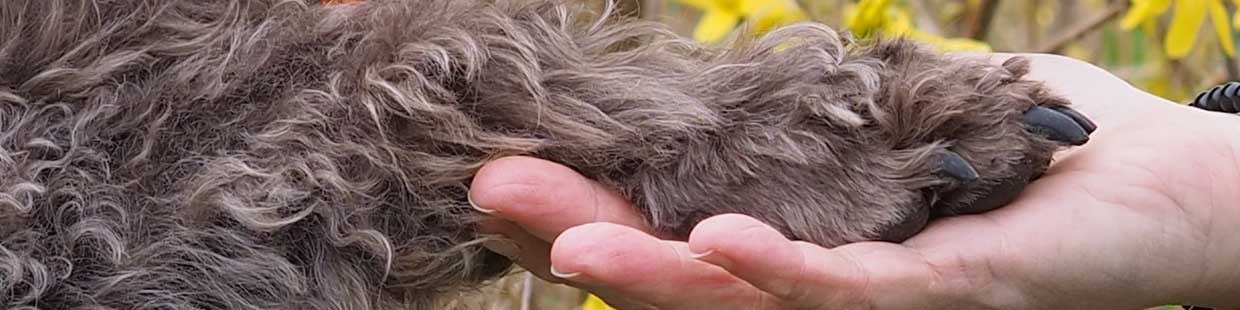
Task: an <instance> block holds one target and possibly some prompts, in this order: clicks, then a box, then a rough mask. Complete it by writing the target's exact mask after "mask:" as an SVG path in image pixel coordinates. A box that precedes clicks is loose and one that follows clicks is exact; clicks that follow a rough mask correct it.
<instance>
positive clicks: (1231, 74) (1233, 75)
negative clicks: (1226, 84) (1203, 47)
mask: <svg viewBox="0 0 1240 310" xmlns="http://www.w3.org/2000/svg"><path fill="white" fill-rule="evenodd" d="M1223 5H1224V6H1226V9H1227V11H1228V12H1231V11H1234V10H1235V9H1236V7H1235V5H1233V4H1232V3H1231V2H1228V1H1225V2H1223ZM1210 18H1214V17H1210ZM1219 45H1223V42H1222V41H1219ZM1231 47H1234V45H1233V46H1231ZM1222 56H1223V65H1224V66H1226V67H1227V79H1228V80H1232V81H1240V67H1237V66H1236V58H1235V57H1232V56H1228V55H1227V52H1226V51H1224V52H1223V53H1222Z"/></svg>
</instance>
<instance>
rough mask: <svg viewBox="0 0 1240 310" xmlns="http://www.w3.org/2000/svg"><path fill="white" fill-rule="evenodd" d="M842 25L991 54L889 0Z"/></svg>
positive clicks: (864, 5) (871, 4) (851, 14)
mask: <svg viewBox="0 0 1240 310" xmlns="http://www.w3.org/2000/svg"><path fill="white" fill-rule="evenodd" d="M1237 1H1240V0H1237ZM844 23H845V24H846V25H847V26H848V29H849V30H852V32H853V33H856V34H857V35H858V36H861V37H865V36H869V35H871V34H873V33H874V32H875V31H878V32H880V33H882V34H884V35H888V36H893V37H907V38H909V39H913V40H917V41H921V42H925V43H928V44H930V45H932V46H935V47H938V48H939V49H941V50H944V51H977V52H989V51H991V49H990V46H989V45H987V44H986V43H983V42H979V41H976V40H971V39H949V38H944V37H941V36H937V35H934V34H930V33H927V32H924V31H921V30H917V28H915V27H913V18H912V16H911V15H910V14H909V13H908V10H906V9H904V8H901V7H895V6H892V5H891V0H861V1H860V2H858V3H857V4H855V5H850V6H849V7H847V8H845V9H844Z"/></svg>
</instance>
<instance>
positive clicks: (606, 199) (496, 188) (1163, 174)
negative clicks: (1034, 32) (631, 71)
mask: <svg viewBox="0 0 1240 310" xmlns="http://www.w3.org/2000/svg"><path fill="white" fill-rule="evenodd" d="M1010 56H1011V55H999V54H997V55H993V58H995V59H996V60H995V61H997V62H998V61H1002V59H1003V58H1006V57H1010ZM1027 56H1029V57H1031V58H1032V59H1033V66H1032V72H1031V76H1030V77H1029V78H1033V79H1040V80H1044V81H1046V82H1047V83H1048V84H1049V85H1050V86H1051V87H1052V88H1053V89H1056V90H1058V91H1060V94H1061V95H1064V96H1066V97H1067V98H1069V99H1070V100H1071V101H1073V102H1074V103H1075V104H1076V105H1075V106H1074V108H1075V109H1077V110H1079V111H1081V112H1082V113H1084V114H1086V115H1087V116H1089V117H1090V118H1091V119H1092V120H1094V122H1095V123H1097V124H1098V125H1099V129H1098V130H1097V131H1096V132H1094V133H1093V135H1092V136H1093V137H1092V139H1091V142H1090V143H1088V144H1086V145H1085V146H1083V147H1079V148H1075V149H1071V150H1069V151H1066V152H1064V153H1062V154H1060V155H1059V156H1058V157H1057V162H1056V163H1055V165H1054V166H1052V168H1051V169H1050V170H1049V171H1047V173H1046V174H1045V175H1044V176H1043V177H1042V178H1041V179H1039V180H1038V181H1036V182H1034V183H1032V184H1030V185H1029V186H1028V187H1027V188H1026V190H1025V191H1024V193H1022V195H1021V196H1020V197H1019V198H1017V199H1016V201H1014V202H1012V203H1011V204H1010V205H1008V206H1005V207H1004V208H1001V209H998V210H995V211H992V212H989V213H985V214H980V215H970V216H959V217H954V218H948V219H942V220H939V221H936V222H934V223H932V224H931V225H930V226H928V227H927V228H926V229H925V230H924V231H923V232H922V233H920V234H919V235H917V236H916V237H914V238H912V239H910V240H908V241H906V242H904V243H902V244H892V243H882V242H862V243H856V244H849V245H844V246H840V247H836V248H832V249H824V248H821V247H818V246H814V245H812V244H808V243H803V242H793V241H789V240H787V239H784V238H783V237H782V236H781V235H779V234H778V233H777V232H775V231H774V230H773V229H771V228H770V227H768V226H766V225H764V224H762V223H760V222H757V221H755V220H753V219H751V218H748V217H745V216H740V215H722V216H717V217H714V218H711V219H708V220H706V221H704V222H702V223H700V224H699V225H698V226H697V227H696V228H695V230H694V231H693V233H692V234H691V236H690V238H689V240H688V241H687V242H682V241H672V240H664V239H660V238H658V237H657V236H652V235H651V234H650V233H649V231H650V230H649V228H648V227H646V226H645V225H644V224H643V223H642V222H641V220H640V217H639V216H638V215H637V214H636V213H635V211H633V209H632V208H631V207H630V205H629V204H628V203H627V202H625V201H624V199H622V198H621V197H620V196H619V195H618V194H616V193H615V192H613V191H610V190H609V189H608V188H606V187H604V186H601V185H599V184H597V183H595V182H592V181H590V180H586V179H584V178H583V177H581V176H580V175H577V174H576V173H574V172H572V171H571V170H569V169H567V168H565V167H562V166H558V165H556V164H553V163H549V162H545V161H540V160H537V159H531V158H508V159H502V160H498V161H496V162H493V163H491V164H490V165H488V166H487V167H485V168H484V169H482V171H480V172H479V173H478V176H477V178H476V179H475V182H474V184H473V187H472V193H471V196H472V198H473V199H474V202H475V203H476V204H477V205H478V206H480V207H481V208H484V209H489V210H493V214H495V215H496V216H497V217H498V218H502V219H505V220H507V221H500V220H497V221H494V222H491V223H488V224H487V225H484V228H483V230H484V231H487V232H491V233H498V234H502V235H505V236H508V237H510V238H512V239H514V241H515V242H516V244H517V245H518V247H519V251H518V252H519V254H518V255H517V257H518V264H520V265H521V266H523V267H525V268H526V269H528V270H530V271H531V272H533V273H535V274H536V275H538V276H540V277H541V278H543V279H547V280H549V281H553V282H564V283H568V284H570V285H574V286H578V287H582V288H585V289H587V290H590V291H592V292H595V293H596V294H598V295H600V296H602V297H603V298H604V299H606V300H607V301H608V302H609V303H611V304H612V305H614V306H617V307H619V308H622V309H632V308H658V309H701V308H709V309H791V308H845V309H852V308H875V309H908V308H916V309H947V308H952V309H959V308H1003V309H1043V308H1115V309H1121V308H1132V309H1138V308H1142V307H1148V306H1156V305H1159V304H1167V303H1191V304H1201V305H1216V306H1228V305H1230V306H1240V300H1237V299H1236V298H1237V297H1234V294H1229V293H1228V292H1234V291H1237V290H1240V234H1236V233H1235V232H1234V227H1238V225H1240V207H1238V206H1236V205H1235V203H1236V202H1240V193H1238V192H1236V191H1232V190H1231V189H1232V188H1234V187H1235V186H1236V185H1240V163H1238V160H1240V157H1238V156H1237V155H1236V150H1237V149H1240V118H1237V117H1236V116H1233V115H1226V114H1221V113H1210V112H1205V111H1200V110H1195V109H1191V108H1187V107H1183V106H1179V105H1175V104H1172V103H1170V102H1166V101H1165V100H1162V99H1159V98H1157V97H1154V96H1151V95H1149V94H1146V93H1144V92H1141V91H1139V90H1136V89H1134V88H1132V87H1131V86H1129V85H1127V84H1126V83H1124V82H1123V81H1121V80H1119V79H1118V78H1116V77H1114V76H1113V75H1111V74H1109V73H1106V72H1105V71H1102V70H1100V69H1098V68H1096V67H1093V66H1091V65H1088V64H1086V63H1083V62H1080V61H1077V60H1072V59H1068V58H1064V57H1059V56H1050V55H1027ZM531 165H532V167H531ZM498 247H503V246H498ZM493 248H496V246H493ZM512 250H513V248H511V247H508V248H506V249H503V248H500V249H499V251H500V252H510V253H511V252H513V251H512ZM693 253H708V254H707V255H704V256H702V255H694V254H693ZM552 265H554V266H555V269H556V270H559V271H560V272H559V273H560V274H561V275H564V274H567V275H571V276H570V277H567V279H560V278H559V277H557V276H556V275H555V274H552V273H551V271H550V270H551V267H550V266H552Z"/></svg>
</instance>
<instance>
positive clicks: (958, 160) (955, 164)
mask: <svg viewBox="0 0 1240 310" xmlns="http://www.w3.org/2000/svg"><path fill="white" fill-rule="evenodd" d="M936 155H938V158H939V169H940V170H939V171H941V172H942V173H943V174H945V175H947V176H948V177H951V178H953V179H956V180H960V181H961V182H964V183H969V182H973V181H976V180H977V178H978V176H977V170H975V169H973V165H971V164H969V162H968V161H965V160H964V158H963V157H960V154H956V152H952V151H947V150H939V151H938V152H937V154H936Z"/></svg>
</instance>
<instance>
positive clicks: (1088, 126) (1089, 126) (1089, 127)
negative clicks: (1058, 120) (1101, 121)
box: [1052, 107, 1098, 134]
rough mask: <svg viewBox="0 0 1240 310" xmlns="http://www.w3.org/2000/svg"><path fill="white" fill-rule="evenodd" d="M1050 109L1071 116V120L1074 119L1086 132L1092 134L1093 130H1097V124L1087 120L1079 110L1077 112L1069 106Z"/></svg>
mask: <svg viewBox="0 0 1240 310" xmlns="http://www.w3.org/2000/svg"><path fill="white" fill-rule="evenodd" d="M1052 109H1054V110H1055V111H1056V112H1059V113H1063V114H1064V115H1067V116H1068V117H1071V118H1072V120H1073V121H1076V124H1077V125H1081V128H1084V129H1085V133H1086V134H1092V133H1094V130H1098V125H1096V124H1094V121H1091V120H1089V118H1088V117H1085V115H1084V114H1081V112H1077V111H1076V110H1073V109H1072V108H1069V107H1054V108H1052Z"/></svg>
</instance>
